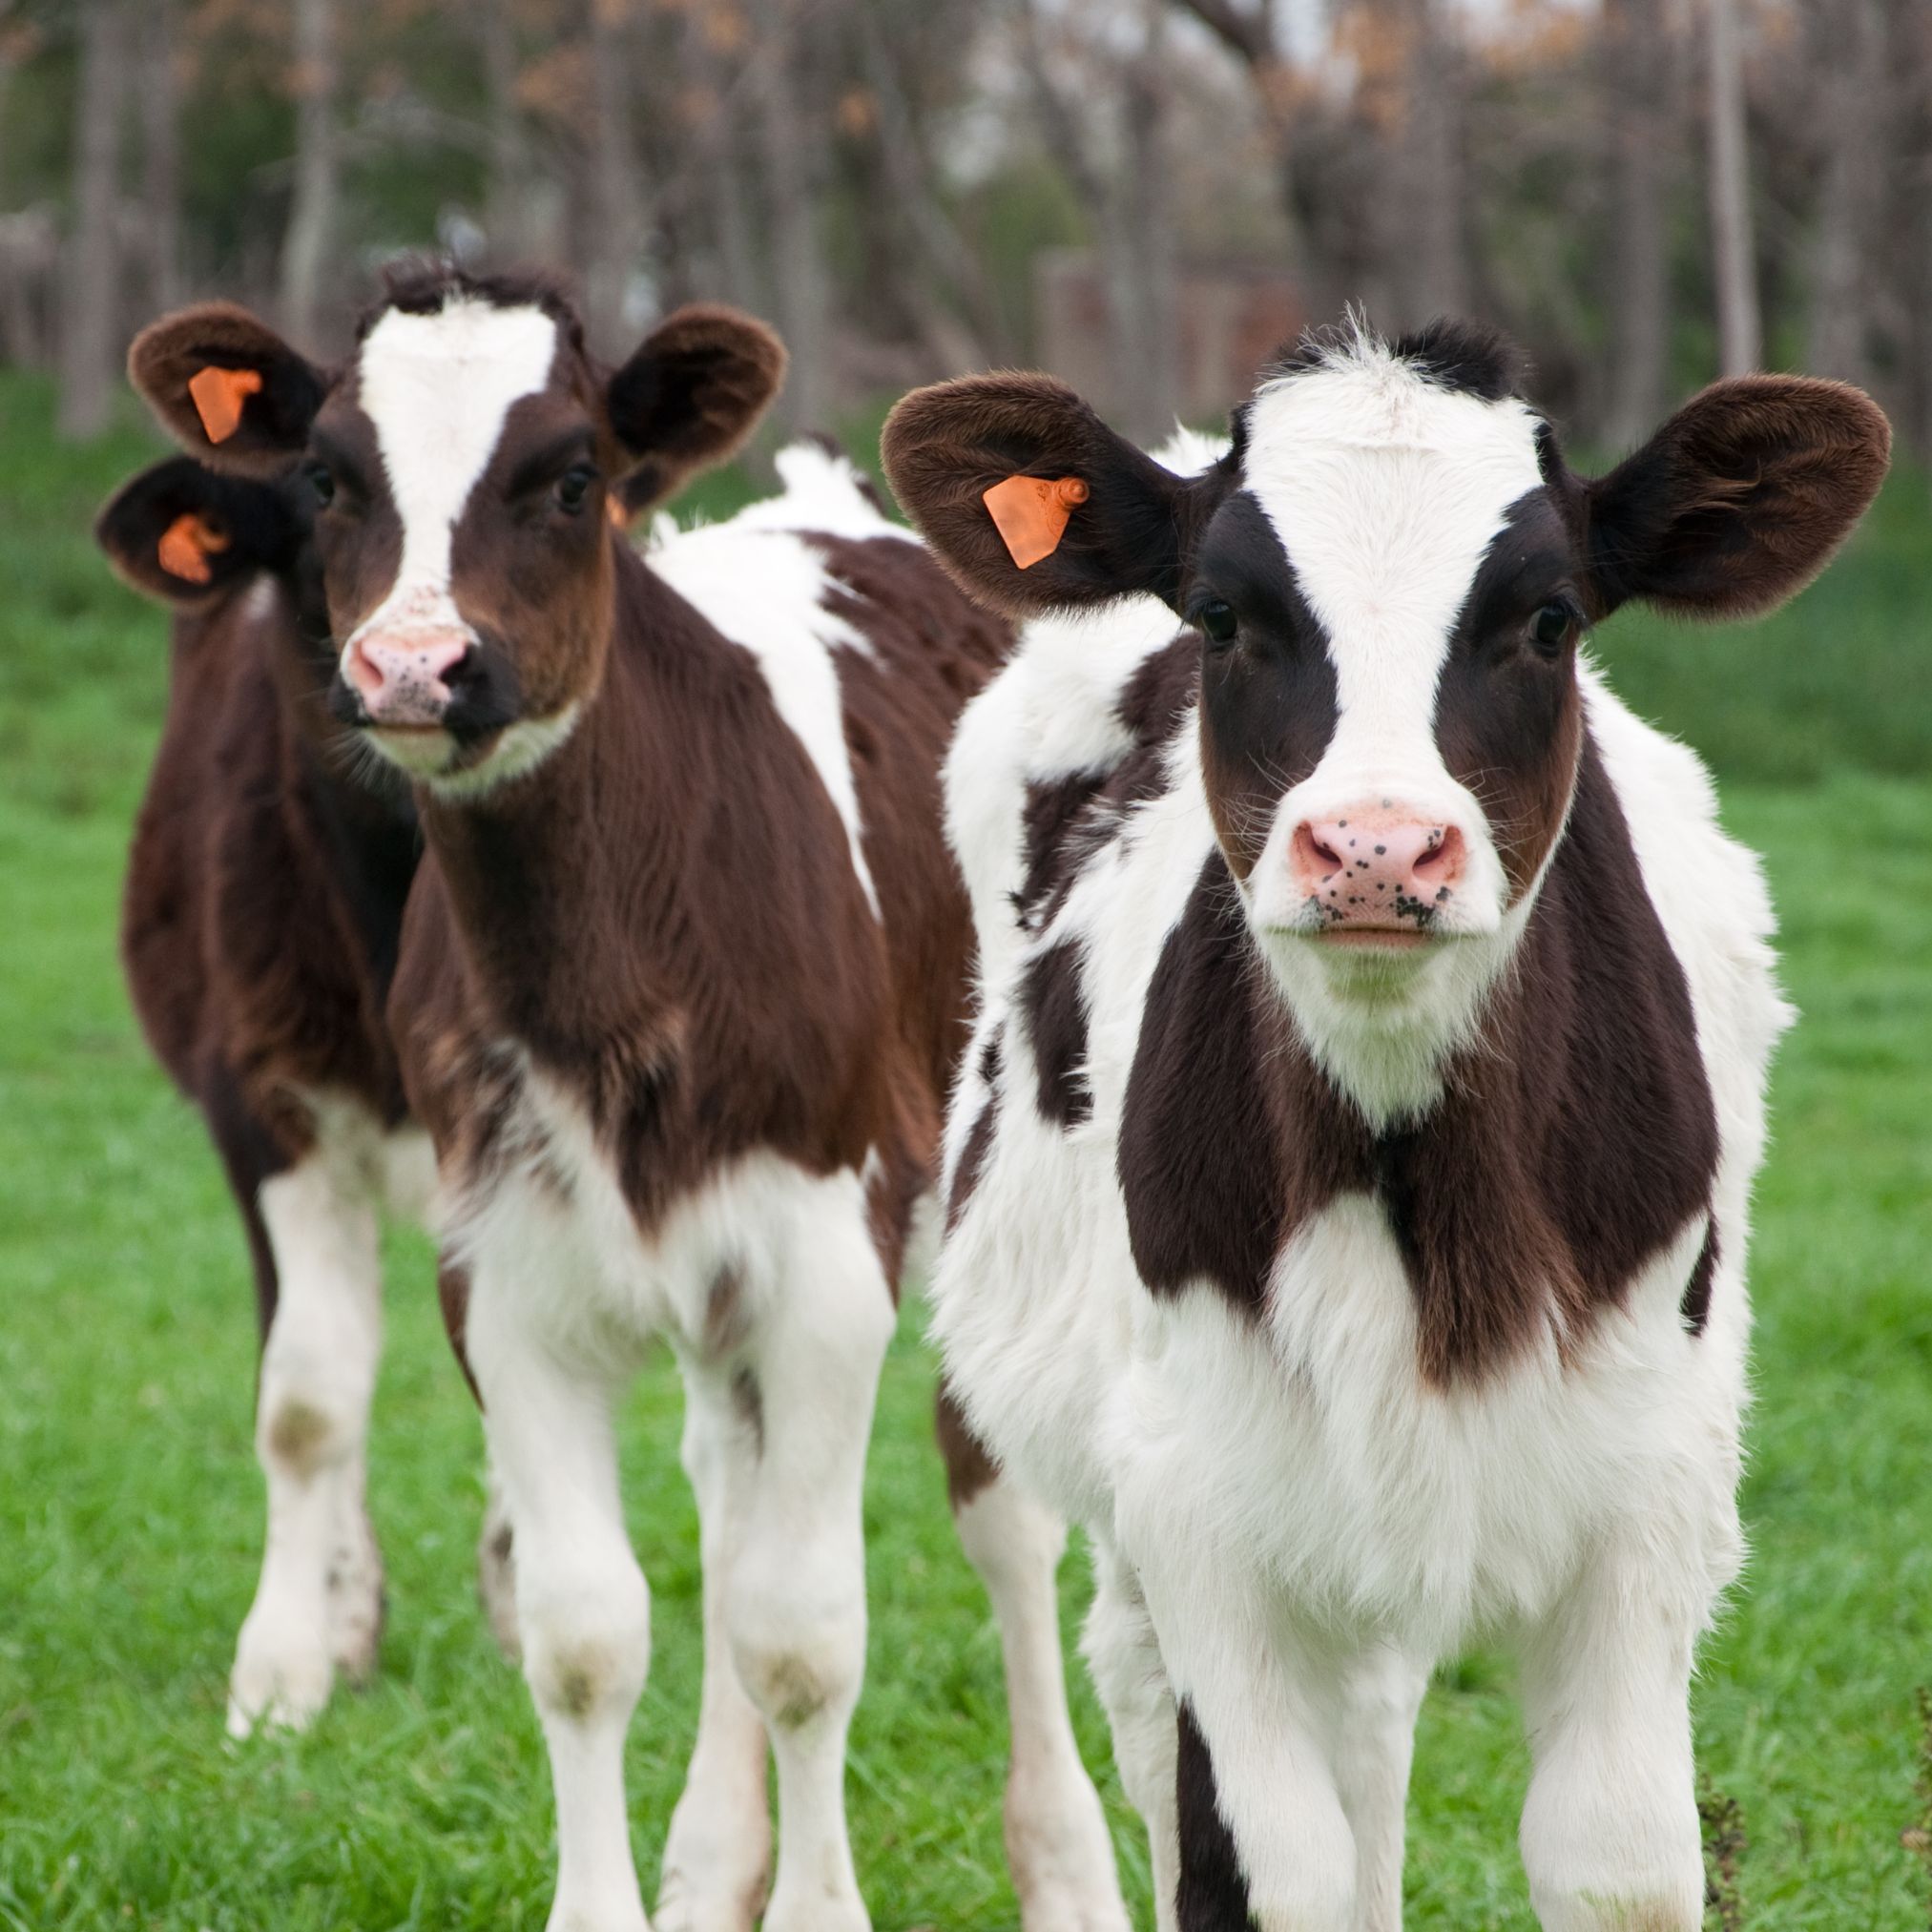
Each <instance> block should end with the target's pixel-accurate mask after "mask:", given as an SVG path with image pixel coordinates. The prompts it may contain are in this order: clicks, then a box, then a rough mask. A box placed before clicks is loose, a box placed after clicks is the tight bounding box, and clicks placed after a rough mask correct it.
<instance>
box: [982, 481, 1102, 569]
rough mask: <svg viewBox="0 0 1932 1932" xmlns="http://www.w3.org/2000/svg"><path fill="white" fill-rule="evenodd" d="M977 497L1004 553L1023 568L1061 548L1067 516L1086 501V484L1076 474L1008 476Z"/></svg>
mask: <svg viewBox="0 0 1932 1932" xmlns="http://www.w3.org/2000/svg"><path fill="white" fill-rule="evenodd" d="M980 501H981V502H982V503H984V504H985V505H986V507H987V515H989V516H990V517H991V518H992V520H993V528H994V529H995V530H998V531H999V533H1000V537H1001V539H1002V541H1003V542H1004V543H1005V544H1006V546H1007V554H1008V556H1010V557H1011V558H1012V560H1013V562H1014V564H1015V565H1016V566H1017V567H1018V568H1019V569H1021V570H1023V571H1026V570H1030V569H1031V568H1032V567H1033V566H1034V565H1035V564H1037V563H1038V562H1039V561H1040V559H1041V558H1042V557H1050V556H1051V555H1052V554H1053V552H1054V551H1056V550H1058V549H1059V548H1060V539H1061V538H1062V537H1063V536H1065V535H1066V533H1067V519H1068V518H1069V517H1070V516H1071V515H1072V514H1073V510H1074V508H1075V506H1076V505H1078V504H1083V503H1085V502H1086V501H1087V486H1086V484H1084V483H1083V482H1082V481H1081V480H1080V479H1079V477H1077V476H1061V477H1046V476H1009V477H1008V478H1007V480H1006V481H1005V482H1004V483H996V484H994V485H993V487H992V488H990V489H988V490H987V491H985V492H984V493H983V494H982V495H981V498H980Z"/></svg>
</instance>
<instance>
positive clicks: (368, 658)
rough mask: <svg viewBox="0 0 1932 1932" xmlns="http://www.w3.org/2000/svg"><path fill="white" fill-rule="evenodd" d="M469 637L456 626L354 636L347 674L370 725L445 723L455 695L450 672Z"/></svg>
mask: <svg viewBox="0 0 1932 1932" xmlns="http://www.w3.org/2000/svg"><path fill="white" fill-rule="evenodd" d="M471 642H472V640H471V638H470V637H469V634H467V632H464V631H455V630H447V629H446V630H437V631H421V630H412V631H408V632H405V633H403V634H399V635H389V636H385V635H384V634H382V633H381V632H377V633H375V634H372V635H370V636H367V637H357V638H354V639H352V640H351V642H350V644H349V648H348V651H347V653H346V654H344V657H343V675H344V676H346V677H347V679H348V680H349V682H350V683H351V684H352V685H354V686H355V688H356V692H357V694H358V696H360V697H361V698H362V700H363V709H364V711H365V712H367V713H368V715H369V721H370V722H371V723H372V724H392V725H393V724H441V723H442V722H443V714H444V713H445V712H446V711H447V710H448V709H449V700H450V698H451V696H453V695H454V694H453V692H452V691H451V689H450V685H451V675H452V674H453V673H454V672H455V670H456V669H457V667H458V666H459V665H460V664H461V663H462V662H463V660H464V659H465V658H466V657H467V656H468V654H469V652H470V648H471Z"/></svg>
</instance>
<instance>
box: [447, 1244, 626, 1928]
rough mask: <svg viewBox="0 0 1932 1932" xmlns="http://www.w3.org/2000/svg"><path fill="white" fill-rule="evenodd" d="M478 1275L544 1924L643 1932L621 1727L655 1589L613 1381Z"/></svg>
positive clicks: (482, 1366)
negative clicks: (629, 1519) (540, 1758)
mask: <svg viewBox="0 0 1932 1932" xmlns="http://www.w3.org/2000/svg"><path fill="white" fill-rule="evenodd" d="M472 1279H473V1285H472V1292H471V1297H470V1303H469V1328H468V1345H469V1358H470V1365H471V1367H472V1368H473V1369H474V1371H475V1374H476V1381H477V1387H478V1390H479V1391H480V1392H481V1394H482V1397H483V1403H484V1409H485V1412H486V1414H488V1417H489V1442H490V1451H491V1458H492V1462H493V1464H494V1466H495V1469H496V1473H497V1475H498V1476H499V1477H500V1479H501V1480H502V1483H503V1492H504V1498H505V1500H506V1502H507V1503H508V1505H509V1520H510V1524H511V1526H512V1528H513V1531H514V1536H515V1551H516V1564H515V1568H516V1610H517V1626H518V1629H519V1631H521V1635H522V1643H523V1668H524V1675H525V1677H526V1678H527V1679H528V1680H529V1683H530V1694H531V1695H532V1697H534V1699H535V1700H536V1707H537V1715H538V1717H539V1719H540V1720H541V1722H542V1724H543V1731H544V1740H545V1742H546V1743H547V1744H548V1745H549V1747H550V1758H551V1782H552V1784H553V1786H554V1789H555V1793H556V1804H557V1891H556V1901H555V1902H554V1904H553V1905H552V1906H551V1916H550V1921H549V1925H550V1932H648V1922H647V1921H646V1919H645V1916H644V1906H643V1901H642V1898H641V1896H640V1894H639V1892H638V1889H637V1872H636V1867H635V1865H634V1862H633V1860H632V1855H631V1831H630V1820H629V1818H627V1816H626V1813H625V1807H624V1734H625V1732H626V1731H627V1730H628V1729H629V1726H630V1721H631V1714H632V1712H633V1710H634V1708H635V1706H636V1703H637V1697H638V1693H640V1692H641V1691H642V1690H643V1688H644V1676H645V1672H646V1670H647V1668H648V1666H649V1663H650V1654H651V1610H650V1603H651V1600H650V1592H649V1591H648V1590H647V1589H646V1588H645V1583H644V1574H643V1572H642V1571H641V1570H640V1569H639V1568H637V1562H636V1559H635V1557H634V1556H633V1555H632V1553H631V1546H630V1543H629V1541H628V1540H627V1538H626V1536H625V1533H624V1515H623V1507H622V1504H621V1502H620V1499H619V1497H618V1492H617V1454H616V1444H615V1441H614V1439H613V1434H612V1428H611V1405H612V1401H613V1396H614V1394H615V1391H616V1385H617V1383H618V1381H619V1380H620V1378H619V1377H617V1376H616V1375H614V1374H613V1373H612V1372H611V1371H610V1370H608V1369H606V1368H601V1367H597V1366H592V1365H589V1364H586V1363H583V1362H575V1361H573V1362H571V1363H568V1364H567V1363H566V1362H565V1361H562V1360H560V1358H559V1357H558V1355H557V1354H556V1353H554V1352H553V1351H552V1349H551V1346H550V1343H549V1340H548V1338H546V1337H545V1336H543V1335H542V1334H541V1333H540V1332H539V1331H538V1330H537V1329H536V1327H535V1324H534V1323H533V1322H531V1321H530V1319H528V1317H529V1313H530V1310H529V1308H528V1307H527V1305H526V1303H525V1302H524V1301H523V1300H522V1298H519V1296H518V1293H517V1289H516V1287H515V1286H514V1285H512V1284H510V1283H509V1282H507V1281H504V1280H503V1279H501V1278H498V1277H497V1276H496V1274H495V1273H494V1272H493V1271H492V1269H491V1268H490V1267H489V1266H488V1261H487V1259H486V1260H485V1261H483V1262H481V1263H480V1264H479V1265H478V1267H477V1268H476V1270H475V1273H474V1276H473V1278H472ZM531 1299H535V1297H534V1296H532V1297H531Z"/></svg>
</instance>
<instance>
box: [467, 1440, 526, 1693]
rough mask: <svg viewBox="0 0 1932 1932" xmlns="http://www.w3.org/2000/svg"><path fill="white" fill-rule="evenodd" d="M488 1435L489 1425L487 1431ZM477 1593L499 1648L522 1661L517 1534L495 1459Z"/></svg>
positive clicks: (478, 1564) (485, 1501) (479, 1552)
mask: <svg viewBox="0 0 1932 1932" xmlns="http://www.w3.org/2000/svg"><path fill="white" fill-rule="evenodd" d="M484 1433H485V1436H486V1438H487V1437H488V1423H486V1425H485V1430H484ZM476 1594H477V1596H478V1598H479V1599H480V1600H481V1602H482V1604H483V1614H484V1617H485V1619H486V1621H487V1622H488V1625H489V1633H490V1635H491V1636H492V1637H494V1638H495V1639H496V1648H497V1649H498V1650H499V1651H501V1652H503V1654H504V1657H505V1659H506V1660H507V1661H508V1662H509V1663H512V1664H516V1663H521V1662H522V1661H523V1639H522V1638H521V1636H519V1635H518V1633H517V1628H516V1533H515V1531H514V1530H513V1529H512V1528H511V1527H510V1522H509V1503H508V1501H507V1500H506V1499H505V1497H504V1493H503V1481H502V1478H500V1477H499V1476H498V1475H497V1473H496V1463H495V1460H494V1458H492V1459H491V1460H490V1462H489V1466H488V1471H487V1472H486V1475H485V1489H484V1498H483V1530H482V1533H481V1534H480V1535H479V1536H478V1538H477V1541H476Z"/></svg>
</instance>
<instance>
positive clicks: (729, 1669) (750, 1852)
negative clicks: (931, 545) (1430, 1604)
mask: <svg viewBox="0 0 1932 1932" xmlns="http://www.w3.org/2000/svg"><path fill="white" fill-rule="evenodd" d="M732 1381H733V1377H732V1375H731V1374H730V1373H729V1372H725V1373H717V1372H714V1371H711V1370H708V1369H706V1368H704V1367H702V1366H697V1365H694V1364H687V1365H686V1368H685V1378H684V1387H685V1409H684V1442H683V1454H684V1468H685V1473H686V1474H687V1475H688V1476H689V1477H690V1478H691V1486H692V1488H693V1489H694V1490H695V1491H696V1496H697V1520H698V1537H699V1548H700V1552H701V1555H702V1559H703V1564H704V1686H703V1690H702V1692H701V1693H700V1695H699V1699H698V1708H697V1741H696V1744H695V1745H694V1746H693V1748H692V1753H691V1767H690V1769H689V1771H687V1772H686V1774H685V1778H684V1792H683V1795H682V1796H681V1797H679V1798H678V1800H677V1809H676V1811H675V1812H674V1813H673V1814H672V1818H671V1832H670V1836H669V1837H668V1838H667V1839H666V1840H665V1844H664V1870H663V1875H662V1877H661V1878H660V1879H659V1880H658V1885H657V1910H656V1913H655V1915H654V1917H655V1920H656V1924H657V1932H750V1928H751V1927H752V1926H753V1925H754V1924H755V1923H756V1922H757V1921H758V1910H759V1908H760V1907H761V1906H762V1905H763V1903H764V1901H765V1889H766V1885H767V1882H768V1881H769V1879H770V1876H771V1856H772V1824H771V1799H770V1796H769V1793H768V1791H767V1788H766V1775H765V1774H766V1759H767V1757H768V1755H769V1754H768V1750H767V1747H766V1743H765V1727H764V1720H763V1719H762V1718H761V1717H760V1716H759V1715H758V1707H757V1706H756V1705H755V1704H753V1702H752V1701H751V1699H750V1698H749V1697H748V1696H747V1695H746V1694H745V1690H744V1686H743V1685H742V1684H741V1683H740V1682H739V1681H738V1675H737V1666H736V1665H735V1664H734V1663H733V1661H732V1652H731V1631H730V1627H729V1624H728V1622H727V1618H726V1603H727V1590H726V1578H727V1576H728V1575H729V1573H730V1548H731V1544H730V1535H729V1529H730V1522H731V1513H730V1512H731V1504H732V1501H733V1490H734V1485H738V1484H741V1483H742V1480H743V1472H744V1471H745V1470H746V1469H747V1468H748V1467H750V1466H751V1465H753V1464H754V1463H755V1462H756V1460H757V1456H758V1443H757V1440H756V1437H755V1434H754V1418H753V1417H752V1416H751V1415H750V1414H749V1413H748V1412H747V1410H746V1408H745V1401H744V1397H743V1396H742V1394H740V1396H739V1397H738V1398H737V1399H736V1400H735V1399H734V1398H733V1395H732Z"/></svg>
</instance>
